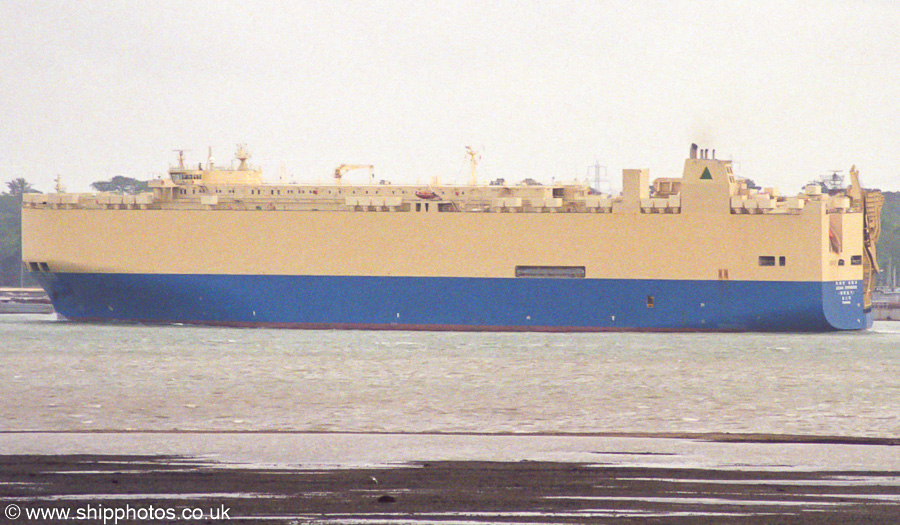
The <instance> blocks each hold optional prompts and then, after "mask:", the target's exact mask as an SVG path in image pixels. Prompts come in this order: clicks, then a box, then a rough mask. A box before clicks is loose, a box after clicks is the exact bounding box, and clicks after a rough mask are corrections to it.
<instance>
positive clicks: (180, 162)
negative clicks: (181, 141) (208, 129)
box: [172, 149, 190, 169]
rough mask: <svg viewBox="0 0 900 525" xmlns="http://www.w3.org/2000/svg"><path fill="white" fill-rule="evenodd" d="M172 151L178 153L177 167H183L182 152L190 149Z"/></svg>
mask: <svg viewBox="0 0 900 525" xmlns="http://www.w3.org/2000/svg"><path fill="white" fill-rule="evenodd" d="M172 151H174V152H175V153H177V154H178V167H179V168H180V169H184V152H185V151H190V150H186V149H173V150H172Z"/></svg>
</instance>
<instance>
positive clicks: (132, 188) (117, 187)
mask: <svg viewBox="0 0 900 525" xmlns="http://www.w3.org/2000/svg"><path fill="white" fill-rule="evenodd" d="M91 187H92V188H94V189H95V190H97V191H107V192H112V193H124V194H126V195H134V194H136V193H142V192H145V191H148V190H149V186H148V185H147V181H143V180H137V179H132V178H131V177H123V176H121V175H116V176H115V177H113V178H112V179H110V180H101V181H97V182H95V183H93V184H91Z"/></svg>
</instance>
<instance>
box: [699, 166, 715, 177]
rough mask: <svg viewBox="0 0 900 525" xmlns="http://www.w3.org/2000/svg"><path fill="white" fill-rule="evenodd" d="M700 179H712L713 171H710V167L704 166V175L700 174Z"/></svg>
mask: <svg viewBox="0 0 900 525" xmlns="http://www.w3.org/2000/svg"><path fill="white" fill-rule="evenodd" d="M700 180H712V173H710V172H709V168H703V175H700Z"/></svg>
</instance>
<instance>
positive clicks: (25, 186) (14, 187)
mask: <svg viewBox="0 0 900 525" xmlns="http://www.w3.org/2000/svg"><path fill="white" fill-rule="evenodd" d="M6 188H7V190H8V193H9V195H12V196H15V197H18V196H20V195H22V194H23V193H40V192H39V191H37V190H36V189H34V188H33V187H32V186H31V184H29V183H28V181H27V180H25V179H23V178H22V177H19V178H18V179H13V180H11V181H9V182H7V183H6Z"/></svg>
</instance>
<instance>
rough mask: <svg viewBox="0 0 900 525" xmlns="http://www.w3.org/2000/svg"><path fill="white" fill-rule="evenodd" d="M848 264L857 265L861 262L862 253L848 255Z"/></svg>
mask: <svg viewBox="0 0 900 525" xmlns="http://www.w3.org/2000/svg"><path fill="white" fill-rule="evenodd" d="M850 264H852V265H853V266H859V265H860V264H862V255H854V256H852V257H850Z"/></svg>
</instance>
